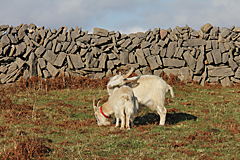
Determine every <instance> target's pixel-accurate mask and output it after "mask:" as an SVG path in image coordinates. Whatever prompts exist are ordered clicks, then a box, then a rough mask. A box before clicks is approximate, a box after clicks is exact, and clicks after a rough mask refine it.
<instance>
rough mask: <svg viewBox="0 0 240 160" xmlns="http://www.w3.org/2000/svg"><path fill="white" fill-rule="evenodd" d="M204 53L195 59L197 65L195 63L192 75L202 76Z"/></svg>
mask: <svg viewBox="0 0 240 160" xmlns="http://www.w3.org/2000/svg"><path fill="white" fill-rule="evenodd" d="M204 66H205V65H204V53H201V54H200V56H199V57H198V59H197V63H196V69H195V72H194V74H202V72H203V71H204Z"/></svg>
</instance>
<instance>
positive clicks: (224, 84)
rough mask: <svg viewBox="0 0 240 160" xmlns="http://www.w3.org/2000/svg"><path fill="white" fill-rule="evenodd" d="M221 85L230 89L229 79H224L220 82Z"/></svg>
mask: <svg viewBox="0 0 240 160" xmlns="http://www.w3.org/2000/svg"><path fill="white" fill-rule="evenodd" d="M220 82H221V84H222V86H223V87H230V86H231V82H230V79H229V77H224V78H223V79H221V80H220Z"/></svg>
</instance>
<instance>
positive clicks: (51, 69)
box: [47, 63, 59, 77]
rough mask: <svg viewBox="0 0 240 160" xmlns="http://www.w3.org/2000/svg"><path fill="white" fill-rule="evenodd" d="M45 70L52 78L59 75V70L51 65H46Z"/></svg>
mask: <svg viewBox="0 0 240 160" xmlns="http://www.w3.org/2000/svg"><path fill="white" fill-rule="evenodd" d="M47 70H48V72H49V73H50V74H51V76H52V77H55V76H57V74H58V73H59V70H58V69H57V68H55V67H54V66H53V65H52V64H51V63H47Z"/></svg>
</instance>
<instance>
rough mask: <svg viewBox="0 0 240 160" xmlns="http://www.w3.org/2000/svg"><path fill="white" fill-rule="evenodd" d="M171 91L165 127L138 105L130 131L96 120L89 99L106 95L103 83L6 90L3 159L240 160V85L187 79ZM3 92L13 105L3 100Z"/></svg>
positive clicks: (0, 119) (0, 118) (0, 120)
mask: <svg viewBox="0 0 240 160" xmlns="http://www.w3.org/2000/svg"><path fill="white" fill-rule="evenodd" d="M173 89H174V93H175V97H174V98H171V97H170V95H169V94H167V98H166V103H165V106H166V108H167V109H168V114H167V120H166V125H165V126H159V125H158V123H159V117H158V115H157V114H156V113H155V112H152V111H150V110H149V109H148V108H141V109H140V110H139V111H138V114H137V117H136V119H135V122H134V123H135V126H134V127H133V128H132V129H131V130H130V131H127V130H120V129H119V128H115V127H114V125H111V126H105V127H99V126H97V123H96V120H95V117H94V114H93V108H92V99H93V96H96V98H99V97H101V96H102V95H105V94H107V92H106V90H103V89H98V88H96V89H71V90H70V89H64V90H53V91H49V92H48V93H47V94H46V92H45V91H44V90H27V91H25V92H14V93H12V94H7V95H2V96H1V99H2V104H1V107H2V109H1V112H0V136H1V140H0V152H1V154H0V158H6V159H7V158H9V159H10V158H11V156H12V157H13V155H14V156H15V157H25V158H26V157H27V158H30V159H36V158H39V157H42V158H46V159H239V158H240V123H239V122H240V103H239V102H240V92H239V91H240V88H239V87H238V86H236V87H231V88H220V87H217V86H216V87H207V86H206V87H201V86H198V85H194V84H192V83H188V84H186V85H184V86H173ZM6 96H7V97H9V98H10V99H11V101H12V104H11V106H16V107H15V108H14V107H12V108H7V107H9V106H10V105H9V104H7V103H6V102H4V103H3V100H4V99H5V98H6ZM4 106H5V108H4ZM6 106H7V107H6ZM16 108H18V109H16ZM39 144H42V145H39ZM20 151H22V152H20Z"/></svg>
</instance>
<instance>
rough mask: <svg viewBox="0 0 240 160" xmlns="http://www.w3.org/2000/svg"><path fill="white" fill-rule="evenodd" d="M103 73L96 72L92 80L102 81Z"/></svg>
mask: <svg viewBox="0 0 240 160" xmlns="http://www.w3.org/2000/svg"><path fill="white" fill-rule="evenodd" d="M105 75H106V74H105V73H101V72H97V73H96V74H94V77H93V78H94V79H103V77H105Z"/></svg>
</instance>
